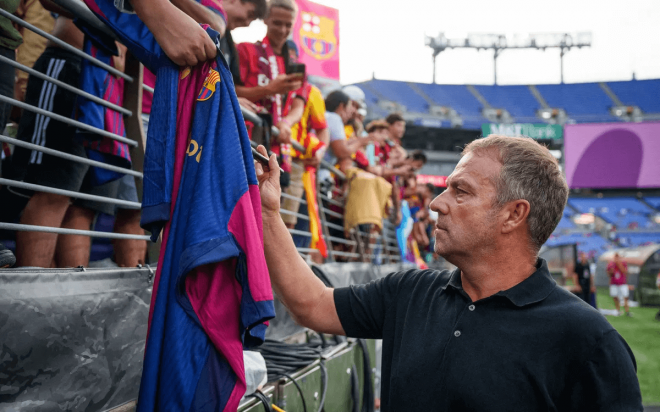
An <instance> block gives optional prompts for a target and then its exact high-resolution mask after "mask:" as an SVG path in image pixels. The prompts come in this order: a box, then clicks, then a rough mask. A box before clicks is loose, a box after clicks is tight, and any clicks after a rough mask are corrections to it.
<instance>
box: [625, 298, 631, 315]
mask: <svg viewBox="0 0 660 412" xmlns="http://www.w3.org/2000/svg"><path fill="white" fill-rule="evenodd" d="M623 308H624V309H625V310H626V313H629V312H630V308H629V307H628V298H623Z"/></svg>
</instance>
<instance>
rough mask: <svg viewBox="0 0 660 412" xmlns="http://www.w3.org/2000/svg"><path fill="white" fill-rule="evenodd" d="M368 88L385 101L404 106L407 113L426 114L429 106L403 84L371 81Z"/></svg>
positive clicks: (388, 81)
mask: <svg viewBox="0 0 660 412" xmlns="http://www.w3.org/2000/svg"><path fill="white" fill-rule="evenodd" d="M358 86H359V85H358ZM369 86H370V87H371V88H372V89H374V90H376V91H377V92H378V93H379V94H380V95H381V96H383V97H384V98H385V99H387V100H391V101H393V102H397V103H400V104H402V105H404V106H406V109H407V110H408V111H409V112H418V113H428V111H429V105H428V103H426V100H424V98H423V97H422V96H420V95H419V94H417V93H416V92H415V91H414V90H413V89H412V88H411V87H410V86H409V85H408V84H407V83H405V82H395V81H390V80H371V81H370V82H369Z"/></svg>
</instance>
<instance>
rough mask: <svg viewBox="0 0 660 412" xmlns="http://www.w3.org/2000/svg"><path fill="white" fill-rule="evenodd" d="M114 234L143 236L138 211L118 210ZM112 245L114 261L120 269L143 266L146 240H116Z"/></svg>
mask: <svg viewBox="0 0 660 412" xmlns="http://www.w3.org/2000/svg"><path fill="white" fill-rule="evenodd" d="M114 232H115V233H129V234H132V235H144V230H142V228H141V227H140V211H139V210H133V209H119V210H118V211H117V219H116V220H115V227H114ZM113 244H114V246H115V261H116V262H117V265H119V266H120V267H136V266H137V265H138V264H144V262H145V256H146V254H147V241H146V240H132V239H116V240H114V241H113Z"/></svg>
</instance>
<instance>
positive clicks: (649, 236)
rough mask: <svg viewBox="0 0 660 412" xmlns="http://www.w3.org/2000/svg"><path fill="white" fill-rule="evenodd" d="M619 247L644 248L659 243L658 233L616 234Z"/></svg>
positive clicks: (659, 236)
mask: <svg viewBox="0 0 660 412" xmlns="http://www.w3.org/2000/svg"><path fill="white" fill-rule="evenodd" d="M617 239H618V241H619V245H620V246H623V247H633V246H644V245H647V244H652V243H660V232H653V233H648V232H637V233H635V232H628V233H618V235H617Z"/></svg>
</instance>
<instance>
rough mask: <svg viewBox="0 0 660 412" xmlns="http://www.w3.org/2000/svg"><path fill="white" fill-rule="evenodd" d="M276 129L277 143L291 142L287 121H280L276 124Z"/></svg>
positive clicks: (289, 127)
mask: <svg viewBox="0 0 660 412" xmlns="http://www.w3.org/2000/svg"><path fill="white" fill-rule="evenodd" d="M277 129H278V130H279V131H280V133H279V134H278V135H277V143H279V144H288V143H291V126H290V125H289V123H287V122H285V121H281V122H279V123H278V124H277Z"/></svg>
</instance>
